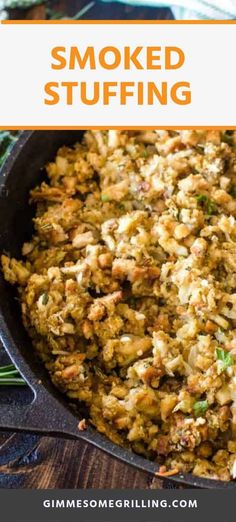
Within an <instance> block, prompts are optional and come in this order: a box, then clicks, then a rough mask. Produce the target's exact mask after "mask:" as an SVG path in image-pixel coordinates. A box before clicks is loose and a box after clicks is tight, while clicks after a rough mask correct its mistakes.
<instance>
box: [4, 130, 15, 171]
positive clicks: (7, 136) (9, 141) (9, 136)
mask: <svg viewBox="0 0 236 522" xmlns="http://www.w3.org/2000/svg"><path fill="white" fill-rule="evenodd" d="M16 140H17V133H13V132H9V131H0V167H1V166H2V164H3V163H4V161H5V159H6V158H7V156H8V154H9V151H10V148H11V146H12V145H13V143H14V142H15V141H16Z"/></svg>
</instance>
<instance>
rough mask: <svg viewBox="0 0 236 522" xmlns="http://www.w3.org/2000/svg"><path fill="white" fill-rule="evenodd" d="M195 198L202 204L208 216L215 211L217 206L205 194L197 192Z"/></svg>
mask: <svg viewBox="0 0 236 522" xmlns="http://www.w3.org/2000/svg"><path fill="white" fill-rule="evenodd" d="M196 200H197V202H198V203H200V204H201V205H202V207H203V208H204V210H205V211H206V212H207V215H208V216H212V214H215V213H216V211H217V207H216V205H215V203H214V202H213V201H212V200H211V199H210V198H208V196H206V195H205V194H199V195H198V196H196Z"/></svg>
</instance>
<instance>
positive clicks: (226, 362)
mask: <svg viewBox="0 0 236 522" xmlns="http://www.w3.org/2000/svg"><path fill="white" fill-rule="evenodd" d="M216 356H217V360H218V361H220V367H221V371H222V372H223V371H225V370H226V369H227V368H229V366H232V364H234V360H233V357H232V355H230V353H229V352H226V351H225V350H222V348H216Z"/></svg>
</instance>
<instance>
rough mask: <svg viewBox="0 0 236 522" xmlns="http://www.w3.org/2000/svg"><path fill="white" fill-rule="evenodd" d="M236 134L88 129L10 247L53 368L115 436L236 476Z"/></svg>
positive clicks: (163, 458) (32, 324)
mask: <svg viewBox="0 0 236 522" xmlns="http://www.w3.org/2000/svg"><path fill="white" fill-rule="evenodd" d="M235 137H236V133H235V132H233V131H224V132H223V131H222V132H220V131H204V130H198V131H194V130H191V131H188V130H185V131H168V130H166V131H158V130H153V131H122V130H108V131H88V132H86V133H85V134H84V137H83V140H82V142H81V143H79V144H76V145H75V146H74V147H72V148H68V147H61V148H60V150H59V151H58V153H57V155H56V158H55V160H54V161H52V162H51V163H49V164H48V165H47V167H46V170H47V175H48V180H47V181H43V182H42V183H41V185H40V186H38V187H36V188H34V189H33V190H32V191H31V193H30V203H31V204H32V205H35V207H36V211H35V218H34V220H33V223H34V234H33V237H32V238H31V239H30V240H28V242H26V243H25V244H24V245H23V247H22V259H21V260H16V259H14V258H11V257H10V256H9V255H8V254H7V253H5V252H4V253H2V257H1V264H2V270H3V274H4V277H5V279H6V281H7V282H8V283H10V284H12V285H16V287H17V289H18V297H19V301H20V303H21V311H22V318H23V323H24V326H25V328H26V329H27V330H28V332H29V335H30V336H31V338H32V344H33V346H34V349H35V350H36V351H37V353H38V355H39V357H40V358H41V360H42V362H43V364H45V366H46V368H47V370H48V372H49V374H50V376H51V379H52V381H53V383H54V384H55V386H57V387H58V388H59V389H60V390H61V391H62V393H65V394H66V395H67V396H68V397H69V398H70V400H72V399H73V401H74V403H76V404H78V408H80V407H81V406H82V407H83V415H84V411H85V410H84V407H86V409H87V418H88V420H89V421H90V422H91V423H92V424H93V425H94V426H96V428H97V429H98V430H99V431H100V432H102V433H104V434H106V436H107V437H109V438H110V439H111V440H112V441H113V442H115V443H116V444H120V445H123V446H124V447H126V448H129V449H131V450H133V451H135V452H137V453H140V454H142V455H144V456H145V457H147V458H151V459H153V460H155V461H156V462H157V463H159V464H160V465H161V466H166V467H169V468H171V469H173V470H178V471H184V472H191V473H193V474H194V475H198V476H202V477H207V478H211V479H220V480H233V479H235V478H236V443H235V434H236V221H235V219H236V175H235V165H236V139H235Z"/></svg>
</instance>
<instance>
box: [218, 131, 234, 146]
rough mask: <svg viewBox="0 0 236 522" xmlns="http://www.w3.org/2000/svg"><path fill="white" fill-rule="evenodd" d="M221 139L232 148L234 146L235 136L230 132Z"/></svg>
mask: <svg viewBox="0 0 236 522" xmlns="http://www.w3.org/2000/svg"><path fill="white" fill-rule="evenodd" d="M221 139H222V141H223V142H224V143H227V144H228V145H230V146H231V147H232V146H233V145H234V135H233V134H232V133H231V132H230V131H229V132H225V133H224V134H222V136H221Z"/></svg>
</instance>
